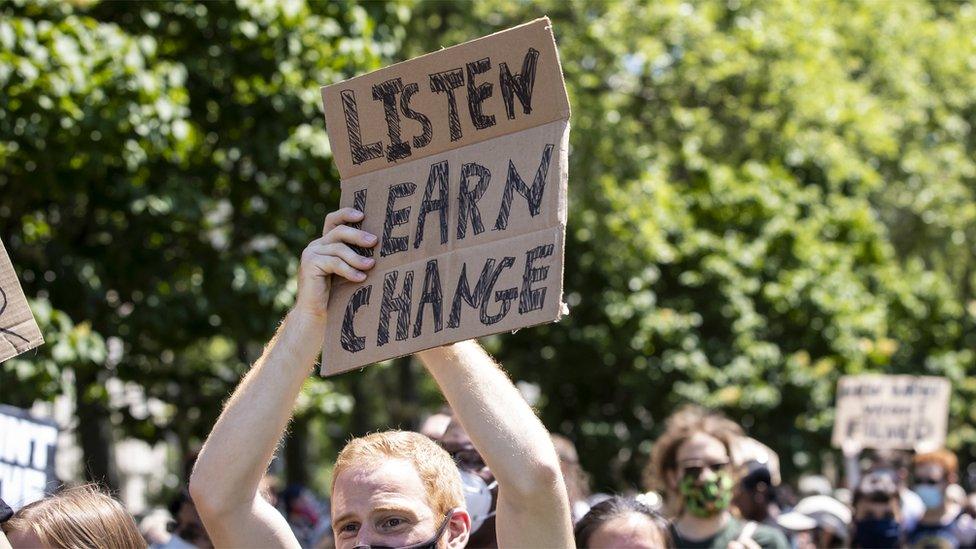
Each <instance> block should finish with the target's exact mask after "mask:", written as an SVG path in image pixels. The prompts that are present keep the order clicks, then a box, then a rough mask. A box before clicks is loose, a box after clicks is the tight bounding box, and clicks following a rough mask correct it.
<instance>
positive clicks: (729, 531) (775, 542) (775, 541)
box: [671, 518, 790, 549]
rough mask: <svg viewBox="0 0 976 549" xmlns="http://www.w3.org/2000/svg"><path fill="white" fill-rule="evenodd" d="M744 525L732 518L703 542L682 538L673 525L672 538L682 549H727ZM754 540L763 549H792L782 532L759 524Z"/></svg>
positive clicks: (737, 537) (753, 536) (753, 535)
mask: <svg viewBox="0 0 976 549" xmlns="http://www.w3.org/2000/svg"><path fill="white" fill-rule="evenodd" d="M743 526H744V523H743V522H742V521H740V520H738V519H735V518H730V519H729V522H728V524H726V525H725V528H722V529H721V530H719V531H718V533H716V534H715V535H714V536H712V537H710V538H705V539H701V540H692V539H688V538H683V537H681V535H680V534H678V529H677V528H675V527H674V523H672V524H671V536H672V537H673V538H674V546H675V547H680V548H681V549H725V548H726V547H728V545H729V542H730V541H734V540H736V539H739V534H741V533H742V528H743ZM752 540H753V541H755V542H756V543H757V544H759V546H760V547H762V549H790V544H789V542H787V541H786V536H784V535H783V533H782V532H780V531H779V530H776V529H775V528H771V527H769V526H765V525H763V524H759V525H757V526H756V530H755V532H753V534H752Z"/></svg>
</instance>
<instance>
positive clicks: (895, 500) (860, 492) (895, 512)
mask: <svg viewBox="0 0 976 549" xmlns="http://www.w3.org/2000/svg"><path fill="white" fill-rule="evenodd" d="M853 507H854V513H853V515H854V516H853V522H852V525H851V547H853V548H855V549H856V548H865V549H888V548H898V547H902V546H903V535H902V525H901V518H902V514H901V499H900V498H899V496H898V485H897V483H896V482H895V480H894V478H892V476H891V475H889V474H886V473H880V472H874V473H868V474H867V475H865V476H864V477H863V478H861V482H860V484H858V486H857V489H856V490H854V501H853Z"/></svg>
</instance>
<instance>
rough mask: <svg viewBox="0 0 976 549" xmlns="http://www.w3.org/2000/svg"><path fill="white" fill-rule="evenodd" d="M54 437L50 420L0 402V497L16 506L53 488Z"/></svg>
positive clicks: (55, 434)
mask: <svg viewBox="0 0 976 549" xmlns="http://www.w3.org/2000/svg"><path fill="white" fill-rule="evenodd" d="M57 438H58V428H57V426H56V425H54V424H53V423H52V422H50V421H47V420H41V419H36V418H33V417H31V416H30V415H29V414H28V413H27V411H26V410H21V409H19V408H14V407H11V406H4V405H0V499H3V501H5V502H7V504H8V505H10V506H11V507H13V508H14V509H19V508H20V507H23V506H24V505H27V504H28V503H31V502H33V501H37V500H39V499H41V498H42V497H44V495H45V494H47V493H51V492H53V490H54V488H55V487H56V484H57V482H56V481H57V479H56V478H55V474H54V449H55V443H56V442H57Z"/></svg>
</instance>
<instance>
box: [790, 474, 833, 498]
mask: <svg viewBox="0 0 976 549" xmlns="http://www.w3.org/2000/svg"><path fill="white" fill-rule="evenodd" d="M796 487H797V491H798V492H799V493H800V498H801V499H802V498H808V497H810V496H829V495H830V494H831V493H833V491H834V487H833V486H832V485H831V484H830V480H828V479H827V477H825V476H823V475H802V476H801V477H800V482H799V483H797V486H796Z"/></svg>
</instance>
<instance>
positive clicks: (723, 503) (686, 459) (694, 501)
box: [645, 406, 789, 549]
mask: <svg viewBox="0 0 976 549" xmlns="http://www.w3.org/2000/svg"><path fill="white" fill-rule="evenodd" d="M741 436H742V429H741V428H740V427H739V426H738V425H736V424H735V423H733V422H732V421H730V420H728V419H726V418H725V417H723V416H721V415H719V414H716V413H710V412H706V411H705V410H702V409H700V408H697V407H692V406H689V407H685V408H683V409H681V410H680V411H678V412H676V413H675V414H674V415H672V416H671V417H670V418H668V420H667V423H666V428H665V432H664V434H662V435H661V437H660V438H659V439H658V440H657V441H656V442H655V444H654V448H653V450H652V453H651V461H650V463H649V464H648V468H647V469H646V470H645V482H647V483H650V484H653V485H654V486H656V487H659V488H660V489H661V490H662V492H663V493H664V494H665V497H666V502H667V505H668V509H669V510H670V512H671V513H672V514H673V515H674V517H675V519H674V522H673V523H672V524H671V535H672V536H673V538H674V541H675V546H677V547H687V548H690V549H694V548H714V549H727V548H730V547H731V548H741V547H756V546H758V547H762V548H764V549H765V548H777V549H780V548H782V549H785V548H787V547H789V544H788V543H787V541H786V537H785V536H783V534H782V533H781V532H779V531H777V530H775V529H773V528H770V527H768V526H765V525H761V524H757V523H755V522H751V521H750V522H748V523H745V522H743V521H740V520H738V519H736V518H734V517H733V516H732V513H731V512H730V507H731V503H732V490H733V488H734V486H735V479H734V478H733V468H732V458H731V455H732V447H733V444H735V439H736V438H738V437H741Z"/></svg>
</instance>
